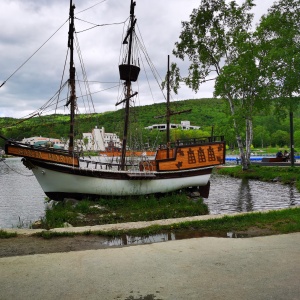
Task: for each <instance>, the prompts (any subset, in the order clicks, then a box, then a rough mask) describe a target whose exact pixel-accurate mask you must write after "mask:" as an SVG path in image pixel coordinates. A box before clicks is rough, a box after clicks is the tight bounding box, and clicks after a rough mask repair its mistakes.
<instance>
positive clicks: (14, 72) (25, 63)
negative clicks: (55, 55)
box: [0, 19, 69, 88]
mask: <svg viewBox="0 0 300 300" xmlns="http://www.w3.org/2000/svg"><path fill="white" fill-rule="evenodd" d="M68 21H69V19H68V20H67V21H65V23H64V24H62V25H61V26H60V27H59V28H58V29H57V30H56V31H55V32H54V33H53V34H52V35H51V36H50V37H49V38H48V39H47V40H46V41H45V42H44V43H43V44H42V45H41V46H40V47H39V48H38V49H37V50H36V51H35V52H34V53H33V54H32V55H31V56H30V57H29V58H27V59H26V60H25V62H23V64H21V65H20V66H19V67H18V68H17V69H16V70H15V71H14V72H13V73H12V74H11V75H10V76H9V77H8V78H7V79H6V80H5V81H4V82H3V83H2V84H1V85H0V88H1V87H2V86H3V85H4V84H5V83H6V82H7V81H8V80H9V79H10V78H11V77H13V76H14V75H15V74H16V73H17V72H18V71H19V70H20V69H21V68H22V67H23V66H24V65H25V64H26V63H27V62H28V61H29V60H30V59H31V58H32V57H33V56H34V55H35V54H36V53H37V52H38V51H39V50H41V49H42V47H44V46H45V44H46V43H47V42H48V41H49V40H50V39H51V38H52V37H53V36H54V35H55V34H56V33H57V32H58V31H59V30H60V29H61V28H62V27H63V26H64V25H65V24H66V23H67V22H68Z"/></svg>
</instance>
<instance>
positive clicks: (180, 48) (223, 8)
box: [172, 0, 254, 169]
mask: <svg viewBox="0 0 300 300" xmlns="http://www.w3.org/2000/svg"><path fill="white" fill-rule="evenodd" d="M253 6H254V4H253V0H246V1H245V2H244V3H243V4H242V5H240V6H238V5H237V3H236V2H235V1H231V2H230V3H229V4H227V3H226V1H225V0H203V1H201V5H200V7H199V8H198V9H194V10H193V12H192V14H191V15H190V21H189V22H182V32H181V34H180V37H179V38H180V41H179V42H177V43H176V44H175V49H174V50H173V54H174V55H175V56H176V57H178V58H180V59H182V60H184V58H185V56H187V57H188V59H189V61H190V66H189V73H188V76H187V77H185V78H182V80H183V81H184V82H185V83H186V84H187V85H188V86H189V87H190V88H192V89H193V90H195V91H198V89H199V86H200V85H201V83H203V82H205V81H208V80H212V78H211V77H212V76H220V75H221V73H222V69H223V67H224V65H225V66H228V65H230V64H231V63H233V62H234V61H235V60H236V59H237V58H238V57H239V53H240V44H239V43H240V37H241V36H244V35H247V33H248V32H249V30H250V28H251V22H252V19H253V15H252V14H250V13H249V11H250V10H251V8H252V7H253ZM172 70H173V72H174V71H175V70H176V74H175V76H173V77H174V79H175V80H177V81H178V80H180V78H179V77H178V72H177V68H176V67H174V66H172ZM220 85H221V83H220ZM223 85H224V84H223ZM219 90H220V89H219ZM218 94H222V96H223V97H224V98H225V99H226V100H227V101H228V103H229V106H230V112H231V115H232V117H233V118H232V123H233V128H234V130H235V135H236V140H237V144H238V147H239V151H240V155H241V159H242V165H243V168H244V169H247V168H248V165H247V159H246V157H245V153H244V145H243V140H242V136H241V130H242V128H241V124H240V122H239V121H238V120H237V119H236V110H235V95H234V94H233V93H232V91H231V90H230V86H225V87H224V89H223V92H222V93H221V92H219V93H218Z"/></svg>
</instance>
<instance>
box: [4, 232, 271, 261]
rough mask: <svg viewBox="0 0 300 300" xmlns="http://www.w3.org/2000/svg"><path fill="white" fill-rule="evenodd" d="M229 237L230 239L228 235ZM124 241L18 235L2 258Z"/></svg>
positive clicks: (195, 235)
mask: <svg viewBox="0 0 300 300" xmlns="http://www.w3.org/2000/svg"><path fill="white" fill-rule="evenodd" d="M272 234H276V233H275V232H272V231H269V230H267V229H258V228H251V229H249V230H248V231H245V232H236V233H234V234H233V235H232V236H230V237H234V238H251V237H254V236H265V235H272ZM212 236H214V237H223V238H224V237H226V234H219V235H218V234H213V233H206V232H202V233H199V232H190V231H187V232H180V233H179V234H177V235H176V239H189V238H201V237H212ZM227 237H229V236H228V235H227ZM151 242H153V240H151V239H145V243H151ZM124 244H126V243H122V241H121V240H120V239H119V240H116V242H114V243H109V242H108V239H107V238H105V237H102V236H98V235H87V236H85V235H75V236H73V237H55V238H51V239H44V238H42V237H37V236H30V235H29V236H28V235H18V236H17V237H12V238H7V239H0V257H9V256H20V255H33V254H45V253H58V252H70V251H81V250H95V249H102V248H108V247H124Z"/></svg>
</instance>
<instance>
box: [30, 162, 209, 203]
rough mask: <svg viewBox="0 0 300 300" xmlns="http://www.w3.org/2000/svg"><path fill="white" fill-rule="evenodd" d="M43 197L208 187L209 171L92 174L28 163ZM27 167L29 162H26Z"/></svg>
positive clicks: (39, 163) (97, 172)
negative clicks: (43, 193) (43, 194)
mask: <svg viewBox="0 0 300 300" xmlns="http://www.w3.org/2000/svg"><path fill="white" fill-rule="evenodd" d="M30 164H31V168H32V171H33V173H34V175H35V177H36V179H37V181H38V182H39V184H40V186H41V187H42V189H43V191H44V192H45V194H46V195H47V196H48V197H49V198H50V199H53V200H63V199H64V198H68V197H72V198H75V199H83V198H97V197H98V198H99V197H101V196H138V195H147V194H158V193H169V192H173V191H176V190H180V189H184V188H187V187H199V186H200V187H203V186H208V182H209V179H210V174H211V172H212V167H206V168H202V169H194V170H185V171H177V172H173V171H172V172H145V173H134V172H128V171H110V170H101V171H100V170H91V169H79V168H71V167H68V166H61V165H53V164H49V163H45V162H40V161H34V160H30ZM27 165H28V162H27Z"/></svg>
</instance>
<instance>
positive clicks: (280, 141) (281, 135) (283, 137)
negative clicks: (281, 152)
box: [271, 130, 289, 147]
mask: <svg viewBox="0 0 300 300" xmlns="http://www.w3.org/2000/svg"><path fill="white" fill-rule="evenodd" d="M271 138H272V145H273V146H279V147H284V146H285V145H287V144H288V142H289V133H288V132H286V131H283V130H277V131H276V132H274V133H273V134H272V135H271Z"/></svg>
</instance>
